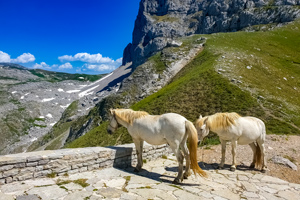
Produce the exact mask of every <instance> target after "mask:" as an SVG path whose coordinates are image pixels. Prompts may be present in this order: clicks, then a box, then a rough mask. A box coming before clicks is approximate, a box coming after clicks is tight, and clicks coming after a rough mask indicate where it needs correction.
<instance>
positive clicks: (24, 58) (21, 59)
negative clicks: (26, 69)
mask: <svg viewBox="0 0 300 200" xmlns="http://www.w3.org/2000/svg"><path fill="white" fill-rule="evenodd" d="M33 61H35V57H34V55H32V54H31V53H23V54H22V55H20V56H18V57H17V58H16V59H12V60H11V62H16V63H28V62H33Z"/></svg>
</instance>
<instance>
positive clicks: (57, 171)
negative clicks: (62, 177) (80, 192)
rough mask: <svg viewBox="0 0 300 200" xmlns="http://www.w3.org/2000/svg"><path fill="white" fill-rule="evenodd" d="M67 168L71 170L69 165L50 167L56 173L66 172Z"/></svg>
mask: <svg viewBox="0 0 300 200" xmlns="http://www.w3.org/2000/svg"><path fill="white" fill-rule="evenodd" d="M69 170H71V166H62V167H58V168H56V169H52V171H54V172H56V173H61V172H67V171H69Z"/></svg>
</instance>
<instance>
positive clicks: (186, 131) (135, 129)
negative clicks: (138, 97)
mask: <svg viewBox="0 0 300 200" xmlns="http://www.w3.org/2000/svg"><path fill="white" fill-rule="evenodd" d="M119 125H122V126H124V127H125V128H127V130H128V132H129V134H130V135H131V137H132V140H133V142H134V144H135V147H136V151H137V161H138V163H137V166H136V168H135V172H138V171H140V170H141V168H142V166H143V161H142V153H143V143H144V141H146V142H147V143H149V144H152V145H162V144H169V145H170V147H171V149H172V151H173V153H174V154H175V155H176V158H177V161H178V163H179V167H178V175H177V177H176V178H175V180H174V181H173V183H180V182H182V180H183V178H187V177H188V176H189V175H190V168H191V169H192V170H193V171H194V173H195V174H196V173H198V174H199V175H201V176H206V173H205V172H204V171H203V170H202V169H201V168H200V167H199V165H198V162H197V144H198V137H197V131H196V128H195V126H194V125H193V123H192V122H190V121H188V120H187V119H186V118H184V117H183V116H181V115H179V114H175V113H167V114H163V115H149V114H148V113H147V112H144V111H133V110H131V109H110V123H109V125H108V128H107V132H108V133H110V134H111V133H113V132H115V131H116V129H117V128H118V127H119ZM187 139H188V142H189V147H188V148H187V145H186V141H187ZM180 148H181V150H182V151H183V153H184V157H183V155H182V152H181V150H180ZM188 149H189V150H188ZM184 158H185V159H186V169H185V173H184V174H183V159H184Z"/></svg>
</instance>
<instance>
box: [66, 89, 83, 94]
mask: <svg viewBox="0 0 300 200" xmlns="http://www.w3.org/2000/svg"><path fill="white" fill-rule="evenodd" d="M77 92H80V90H68V91H67V93H69V94H71V93H77Z"/></svg>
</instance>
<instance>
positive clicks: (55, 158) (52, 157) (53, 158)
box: [48, 153, 64, 160]
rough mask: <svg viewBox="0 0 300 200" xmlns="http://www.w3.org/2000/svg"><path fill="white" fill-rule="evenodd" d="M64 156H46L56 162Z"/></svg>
mask: <svg viewBox="0 0 300 200" xmlns="http://www.w3.org/2000/svg"><path fill="white" fill-rule="evenodd" d="M63 156H64V155H62V154H55V153H54V154H52V155H48V158H49V159H50V160H57V159H62V158H63Z"/></svg>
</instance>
